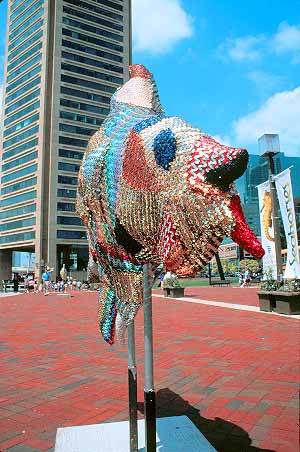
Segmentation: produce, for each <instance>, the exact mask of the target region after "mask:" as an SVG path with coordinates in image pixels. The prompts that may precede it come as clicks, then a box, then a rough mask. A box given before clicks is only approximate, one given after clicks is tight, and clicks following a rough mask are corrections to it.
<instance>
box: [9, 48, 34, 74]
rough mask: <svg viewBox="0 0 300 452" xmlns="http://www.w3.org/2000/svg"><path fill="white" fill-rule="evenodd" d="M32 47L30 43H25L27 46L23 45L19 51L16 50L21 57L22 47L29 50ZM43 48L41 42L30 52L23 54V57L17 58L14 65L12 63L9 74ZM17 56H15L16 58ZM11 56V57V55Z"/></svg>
mask: <svg viewBox="0 0 300 452" xmlns="http://www.w3.org/2000/svg"><path fill="white" fill-rule="evenodd" d="M29 46H30V43H29V41H28V42H25V44H23V46H21V47H20V48H19V49H17V50H16V52H17V53H16V55H19V54H20V53H21V52H22V47H23V48H24V49H27V48H28V47H29ZM41 48H42V43H41V42H39V43H38V44H36V45H35V46H33V47H32V48H31V49H30V50H28V52H26V53H23V55H21V56H20V57H19V58H17V59H16V60H15V61H14V62H13V63H11V64H10V65H9V66H8V67H7V70H8V72H10V71H11V70H12V69H14V68H15V67H16V66H18V65H19V64H20V63H22V62H23V61H25V60H27V58H29V57H30V56H31V55H33V54H34V53H36V52H38V51H39V50H40V49H41ZM16 55H15V56H16ZM10 56H11V55H10Z"/></svg>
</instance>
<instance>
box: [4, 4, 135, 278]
mask: <svg viewBox="0 0 300 452" xmlns="http://www.w3.org/2000/svg"><path fill="white" fill-rule="evenodd" d="M129 8H130V0H124V1H122V0H93V1H89V0H84V1H81V0H56V1H55V0H10V1H9V2H8V20H7V40H6V59H5V75H4V96H3V112H2V113H3V114H2V127H1V130H2V138H1V141H2V146H1V148H0V152H1V154H0V155H1V157H0V158H1V169H0V177H1V179H0V261H1V266H0V279H4V278H9V277H10V274H11V265H12V252H13V251H18V250H19V251H21V250H22V251H27V252H34V253H35V263H36V264H35V265H36V268H35V271H36V273H37V274H39V273H40V271H41V269H42V266H43V265H46V264H47V265H49V266H50V267H53V268H54V269H55V271H56V272H58V271H59V268H60V266H61V265H62V263H63V262H64V263H66V264H67V266H68V267H69V268H70V269H72V270H73V271H76V270H77V271H80V270H82V269H83V268H85V267H86V264H87V256H88V250H87V241H86V233H85V228H84V227H83V226H82V224H81V221H80V219H79V218H78V216H77V215H76V213H75V197H76V185H77V173H78V170H79V166H80V162H81V159H82V156H83V152H84V149H85V147H86V145H87V142H88V140H89V137H90V136H91V135H92V134H93V133H94V132H95V131H96V130H97V129H98V128H99V126H100V125H101V123H102V121H103V118H105V116H106V114H107V113H108V109H109V102H110V97H111V95H112V93H113V92H114V91H115V90H116V88H117V87H118V86H120V85H121V84H122V83H123V82H124V81H125V80H127V78H128V64H129V58H130V52H131V42H130V14H129Z"/></svg>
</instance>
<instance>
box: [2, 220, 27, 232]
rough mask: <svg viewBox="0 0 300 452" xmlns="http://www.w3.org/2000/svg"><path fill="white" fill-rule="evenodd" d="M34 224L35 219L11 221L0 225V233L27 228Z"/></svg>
mask: <svg viewBox="0 0 300 452" xmlns="http://www.w3.org/2000/svg"><path fill="white" fill-rule="evenodd" d="M35 222H36V219H35V217H33V218H26V219H25V220H18V221H11V222H10V223H4V224H0V231H9V230H10V229H20V228H27V227H29V226H34V225H35Z"/></svg>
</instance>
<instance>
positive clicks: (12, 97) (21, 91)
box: [5, 77, 41, 105]
mask: <svg viewBox="0 0 300 452" xmlns="http://www.w3.org/2000/svg"><path fill="white" fill-rule="evenodd" d="M39 83H41V77H37V78H36V79H34V80H31V82H29V83H27V85H25V86H22V88H20V89H18V90H17V91H15V92H14V93H13V94H11V95H10V96H7V97H6V98H5V103H6V104H9V103H10V102H11V101H12V100H15V99H16V98H17V97H19V96H21V95H22V94H24V93H26V92H27V91H29V90H31V88H33V87H34V86H36V85H38V84H39ZM24 99H25V98H24ZM24 99H22V100H21V99H20V101H19V102H22V101H24ZM13 105H16V104H13Z"/></svg>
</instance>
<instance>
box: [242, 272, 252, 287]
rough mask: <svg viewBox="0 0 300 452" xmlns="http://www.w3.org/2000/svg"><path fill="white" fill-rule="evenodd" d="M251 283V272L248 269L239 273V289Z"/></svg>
mask: <svg viewBox="0 0 300 452" xmlns="http://www.w3.org/2000/svg"><path fill="white" fill-rule="evenodd" d="M250 284H251V273H250V271H249V270H248V269H246V270H245V272H244V273H240V274H239V286H240V288H241V289H243V288H244V287H249V286H250Z"/></svg>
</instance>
